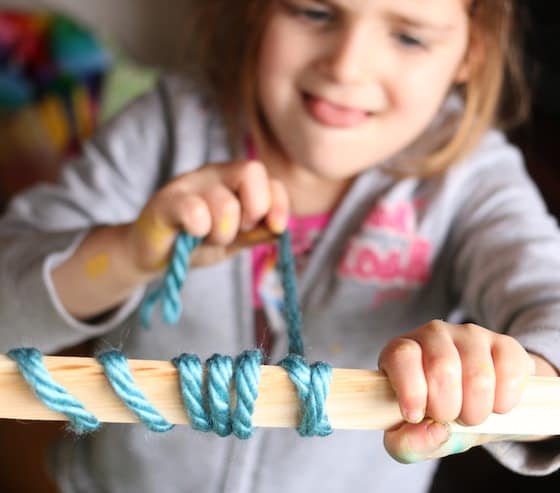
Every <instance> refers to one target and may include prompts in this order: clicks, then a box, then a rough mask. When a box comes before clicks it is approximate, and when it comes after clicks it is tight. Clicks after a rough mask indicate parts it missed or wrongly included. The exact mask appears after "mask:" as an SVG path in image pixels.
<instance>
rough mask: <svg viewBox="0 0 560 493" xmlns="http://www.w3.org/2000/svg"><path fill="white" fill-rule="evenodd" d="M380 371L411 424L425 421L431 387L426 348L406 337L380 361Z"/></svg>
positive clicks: (389, 349)
mask: <svg viewBox="0 0 560 493" xmlns="http://www.w3.org/2000/svg"><path fill="white" fill-rule="evenodd" d="M379 368H380V369H382V370H383V371H384V372H385V373H386V374H387V377H388V378H389V381H390V382H391V386H392V387H393V390H394V391H395V393H396V395H397V399H398V401H399V406H400V409H401V414H402V416H403V418H404V419H405V420H406V421H408V422H410V423H419V422H420V421H422V419H424V415H425V412H426V400H427V397H428V385H427V383H426V378H425V376H424V369H423V366H422V348H421V347H420V345H419V344H418V343H417V342H416V341H414V340H412V339H407V338H405V337H400V338H397V339H394V340H392V341H391V342H390V343H389V344H388V345H387V346H386V347H385V349H383V351H382V353H381V355H380V357H379Z"/></svg>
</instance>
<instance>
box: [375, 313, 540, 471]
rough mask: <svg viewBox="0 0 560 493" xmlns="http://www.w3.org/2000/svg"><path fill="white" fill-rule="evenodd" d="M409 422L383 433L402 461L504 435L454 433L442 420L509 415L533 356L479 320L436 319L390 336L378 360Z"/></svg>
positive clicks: (474, 422)
mask: <svg viewBox="0 0 560 493" xmlns="http://www.w3.org/2000/svg"><path fill="white" fill-rule="evenodd" d="M379 368H380V369H381V370H382V371H384V372H385V373H386V374H387V376H388V378H389V380H390V382H391V385H392V387H393V389H394V390H395V393H396V395H397V398H398V401H399V406H400V409H401V413H402V416H403V418H404V419H405V422H404V423H402V424H401V425H399V426H397V427H396V428H393V429H392V430H388V431H386V432H385V448H386V449H387V451H388V452H389V454H391V456H392V457H394V458H395V459H396V460H398V461H399V462H405V463H410V462H418V461H420V460H424V459H429V458H435V457H443V456H445V455H449V454H452V453H458V452H463V451H465V450H467V449H469V448H470V447H472V446H474V445H480V444H481V443H484V442H487V441H491V440H499V439H501V440H503V439H506V438H507V437H504V436H501V435H500V436H493V435H480V434H468V433H457V434H453V436H451V435H450V433H449V430H448V427H447V426H446V425H445V423H447V422H450V421H455V420H458V421H459V422H460V423H462V424H464V425H467V426H473V425H477V424H480V423H482V422H483V421H484V420H485V419H486V418H487V417H488V416H489V415H490V413H492V412H494V413H507V412H508V411H510V410H511V409H512V408H513V407H514V406H515V405H516V404H517V403H518V402H519V400H520V398H521V394H522V392H523V389H524V387H525V384H526V382H527V380H528V377H529V376H531V375H534V374H535V362H534V361H533V359H532V357H531V356H530V355H529V354H528V353H527V352H526V351H525V349H523V347H522V346H521V345H520V344H519V343H518V342H517V341H516V340H515V339H513V338H512V337H509V336H506V335H503V334H498V333H496V332H492V331H490V330H487V329H484V328H483V327H479V326H478V325H474V324H463V325H454V324H449V323H445V322H442V321H437V320H435V321H432V322H430V323H428V324H426V325H424V326H422V327H420V328H418V329H416V330H413V331H412V332H409V333H408V334H405V335H404V336H401V337H397V338H395V339H393V340H392V341H390V342H389V344H388V345H387V346H386V347H385V349H384V350H383V351H382V353H381V355H380V358H379Z"/></svg>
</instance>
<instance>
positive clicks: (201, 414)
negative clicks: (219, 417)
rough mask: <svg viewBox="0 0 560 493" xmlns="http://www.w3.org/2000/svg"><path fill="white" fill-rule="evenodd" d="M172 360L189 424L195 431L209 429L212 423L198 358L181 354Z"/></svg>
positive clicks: (193, 355) (194, 355) (206, 430)
mask: <svg viewBox="0 0 560 493" xmlns="http://www.w3.org/2000/svg"><path fill="white" fill-rule="evenodd" d="M172 362H173V364H174V365H175V367H176V368H177V370H178V371H179V383H180V385H181V397H182V398H183V405H184V406H185V410H186V411H187V414H188V416H189V419H190V422H191V426H192V427H193V428H194V429H195V430H197V431H204V432H208V431H211V430H212V423H211V420H210V415H209V414H208V411H207V409H206V405H205V403H204V391H203V388H202V385H203V373H204V372H203V369H202V364H201V363H200V358H199V357H198V356H197V355H196V354H181V355H180V356H178V357H177V358H173V360H172Z"/></svg>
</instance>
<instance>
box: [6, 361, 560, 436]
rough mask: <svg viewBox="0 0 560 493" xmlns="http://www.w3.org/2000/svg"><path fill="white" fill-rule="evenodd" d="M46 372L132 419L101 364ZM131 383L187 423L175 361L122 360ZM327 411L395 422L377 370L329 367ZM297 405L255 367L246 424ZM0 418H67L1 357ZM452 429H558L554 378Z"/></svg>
mask: <svg viewBox="0 0 560 493" xmlns="http://www.w3.org/2000/svg"><path fill="white" fill-rule="evenodd" d="M43 361H44V363H45V366H46V367H47V369H48V370H49V372H50V373H51V375H52V377H53V378H54V379H55V381H57V382H58V383H59V384H60V385H62V386H63V387H64V388H65V389H66V390H68V391H69V392H70V393H71V394H72V395H73V396H74V397H76V398H77V399H78V400H79V401H80V402H81V403H82V404H83V405H84V406H85V408H86V409H87V410H88V411H90V412H91V413H93V414H94V415H95V416H96V417H97V418H98V419H99V421H101V422H107V423H109V422H111V423H133V422H137V421H138V419H137V418H136V416H135V415H134V414H133V413H132V412H131V411H129V410H128V409H127V408H126V406H125V405H124V404H123V403H122V402H121V401H120V399H119V398H118V397H117V396H116V395H115V393H114V391H113V390H112V388H111V386H110V385H109V383H108V382H107V380H106V378H105V376H104V374H103V370H102V367H101V365H100V364H99V363H98V362H97V361H96V360H95V359H93V358H76V357H60V356H50V357H44V359H43ZM129 365H130V368H131V371H132V373H133V376H134V379H135V381H136V384H137V385H138V386H139V387H140V388H141V389H142V391H143V392H144V394H145V395H146V397H147V398H148V400H149V401H150V402H151V403H152V404H153V405H154V406H155V407H156V408H157V409H158V411H159V412H160V413H161V414H162V415H163V416H164V417H165V418H166V419H167V420H168V421H169V422H171V423H176V424H186V423H188V416H187V415H186V413H185V410H184V407H183V403H182V401H181V397H180V392H179V379H178V373H177V370H176V369H175V367H174V366H173V365H172V364H171V363H169V362H165V361H149V360H129ZM326 405H327V413H328V416H329V420H330V422H331V425H332V426H333V428H335V429H361V430H380V429H386V428H388V427H391V426H393V425H395V424H397V423H399V422H401V421H402V418H401V415H400V412H399V407H398V403H397V401H396V398H395V394H394V392H393V390H392V389H391V387H390V385H389V382H388V380H387V378H386V377H385V376H384V375H383V374H381V373H379V372H376V371H370V370H351V369H333V380H332V384H331V388H330V392H329V397H328V399H327V403H326ZM299 410H300V405H299V402H298V399H297V396H296V392H295V389H294V386H293V384H292V383H291V381H290V380H289V378H288V376H287V373H286V372H285V371H284V370H283V369H282V368H280V367H277V366H262V376H261V383H260V385H259V397H258V399H257V402H256V404H255V412H254V415H253V424H254V425H255V426H263V427H290V428H295V427H296V426H297V423H298V419H299ZM0 418H6V419H18V420H46V421H59V420H65V419H66V417H65V416H63V415H61V414H59V413H56V412H54V411H51V410H49V409H48V408H47V407H46V406H45V405H44V404H43V403H42V402H40V401H39V400H38V399H37V398H36V397H35V396H34V394H33V392H32V391H31V389H30V387H29V386H28V384H27V383H26V382H25V380H24V379H23V377H22V376H21V375H20V373H19V371H18V369H17V366H16V364H15V362H13V361H12V360H11V359H9V358H7V357H6V356H3V355H0ZM451 426H452V428H453V429H454V430H456V431H473V432H479V433H496V434H512V435H514V434H515V435H519V434H529V435H555V434H560V378H556V377H531V378H530V379H529V382H528V384H527V387H526V389H525V392H524V394H523V398H522V400H521V402H520V403H519V405H518V406H516V407H515V408H514V409H513V410H512V411H511V412H509V413H507V414H504V415H496V414H493V415H491V416H490V417H489V418H488V419H487V420H486V421H485V422H484V423H482V424H481V425H478V426H474V427H468V428H467V427H463V426H461V425H459V424H456V423H452V424H451Z"/></svg>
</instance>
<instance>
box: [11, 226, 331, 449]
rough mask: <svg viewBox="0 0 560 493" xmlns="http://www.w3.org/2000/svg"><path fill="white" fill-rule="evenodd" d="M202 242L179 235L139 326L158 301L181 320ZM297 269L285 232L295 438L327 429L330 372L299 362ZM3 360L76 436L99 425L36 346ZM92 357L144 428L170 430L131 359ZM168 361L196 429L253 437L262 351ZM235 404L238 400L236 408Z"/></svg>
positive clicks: (282, 246) (167, 317)
mask: <svg viewBox="0 0 560 493" xmlns="http://www.w3.org/2000/svg"><path fill="white" fill-rule="evenodd" d="M201 241H202V240H201V239H200V238H195V237H192V236H190V235H188V234H186V233H184V232H183V233H180V234H179V235H178V237H177V240H176V244H175V248H174V253H173V258H172V259H171V262H170V265H169V267H168V269H167V271H166V274H165V277H164V279H163V282H162V285H161V286H160V287H159V288H158V289H156V290H155V291H153V292H152V293H150V294H149V295H148V296H147V298H146V299H145V301H144V303H143V305H142V306H141V308H140V318H141V323H142V325H143V326H144V327H146V328H148V327H149V325H150V319H151V318H152V315H153V312H154V310H155V307H156V305H157V304H158V303H160V304H161V313H162V318H163V320H164V322H165V323H168V324H175V323H177V322H178V321H179V319H180V317H181V313H182V304H181V296H180V292H181V288H182V286H183V284H184V282H185V277H186V275H187V271H188V265H189V260H190V256H191V253H192V251H193V250H194V249H195V248H196V247H197V246H198V245H199V244H200V243H201ZM294 265H295V262H294V257H293V252H292V248H291V239H290V234H289V232H287V231H286V232H285V233H283V234H282V235H280V237H279V239H278V269H279V271H280V276H281V279H282V287H283V291H284V306H283V310H284V317H285V320H286V325H287V330H288V337H289V354H288V356H286V357H285V358H284V359H283V360H282V361H281V362H280V363H279V365H280V366H281V367H282V368H284V369H285V370H286V372H287V373H288V376H289V378H290V380H291V381H292V383H293V384H294V386H295V388H296V391H297V395H298V398H299V400H300V403H301V407H302V409H301V420H300V424H299V426H298V428H297V431H298V433H299V434H300V435H301V436H303V437H310V436H326V435H329V434H330V433H331V432H332V429H331V426H330V424H329V420H328V417H327V414H326V408H325V401H326V399H327V396H328V391H329V387H330V382H331V373H332V369H331V366H330V365H328V364H327V363H323V362H317V363H314V364H312V365H309V364H308V363H307V362H306V361H305V359H304V358H303V341H302V337H301V327H302V315H301V311H300V308H299V305H298V295H297V286H296V271H295V267H294ZM8 355H9V356H10V357H11V358H12V359H13V360H15V361H16V363H17V365H18V368H19V370H20V372H21V373H22V375H23V376H24V378H25V379H26V381H27V382H28V383H29V385H30V386H31V387H32V389H33V391H34V392H35V394H36V395H37V397H38V398H39V399H40V400H42V401H43V402H44V403H45V405H46V406H47V407H49V408H50V409H53V410H55V411H58V412H61V413H63V414H65V415H66V416H67V417H68V419H69V420H70V422H71V425H72V427H73V429H74V431H75V432H77V433H86V432H91V431H94V430H95V429H97V428H98V427H99V422H98V420H97V418H96V417H95V416H93V415H92V414H91V413H89V412H88V411H87V410H86V409H85V408H84V407H83V406H82V404H80V403H79V402H78V401H77V400H76V399H75V398H74V397H72V396H71V395H70V394H69V393H68V392H67V391H66V390H65V389H64V388H63V387H62V386H60V385H59V384H58V383H56V382H55V381H54V379H53V378H52V377H51V376H50V374H49V372H48V370H47V369H46V367H45V366H44V364H43V363H42V356H41V353H40V352H39V351H38V350H37V349H33V348H20V349H14V350H12V351H10V352H9V353H8ZM97 360H98V361H99V363H100V364H101V365H102V366H103V371H104V374H105V376H106V378H107V380H108V381H109V383H110V385H111V387H112V388H113V390H114V391H115V393H116V394H117V396H118V397H119V398H120V399H121V400H122V402H123V403H124V404H125V405H126V406H127V407H128V408H129V409H130V410H131V411H132V412H133V413H134V414H135V415H136V416H137V417H138V419H139V420H140V421H141V422H143V423H144V424H145V425H146V427H147V428H148V429H150V430H152V431H155V432H165V431H169V430H170V429H172V428H173V425H172V424H171V423H169V422H168V421H167V420H166V419H165V417H164V416H162V415H161V414H160V413H159V412H158V411H157V409H155V407H154V406H153V405H152V404H151V403H150V402H149V401H148V399H147V398H146V397H145V395H144V394H143V392H142V391H141V390H140V388H139V387H138V386H137V385H136V383H135V381H134V377H133V375H132V373H131V371H130V368H129V365H128V361H127V359H126V357H125V356H124V355H123V354H122V353H121V352H120V351H117V350H114V349H112V350H109V351H105V352H103V353H100V354H98V355H97ZM172 363H173V364H174V365H175V368H176V369H177V371H178V373H179V386H180V392H181V397H182V401H183V404H184V407H185V411H186V413H187V415H188V416H189V419H190V422H191V426H192V427H193V428H194V429H195V430H198V431H204V432H209V431H213V432H215V433H216V434H217V435H219V436H221V437H225V436H228V435H231V434H232V433H233V434H234V435H235V436H236V437H238V438H241V439H247V438H250V437H251V436H252V434H253V432H254V429H253V425H252V415H253V411H254V407H255V401H256V400H257V397H258V386H259V382H260V378H261V363H262V353H261V352H260V351H259V350H249V351H245V352H243V353H242V354H241V355H239V356H238V357H237V358H236V359H235V360H234V359H232V358H231V357H230V356H222V355H219V354H215V355H214V356H212V357H211V358H209V359H208V360H206V362H205V368H206V370H205V369H204V368H203V365H202V363H201V361H200V359H199V358H198V356H196V355H193V354H181V355H180V356H178V357H176V358H174V359H173V360H172ZM232 401H233V402H234V403H235V409H234V410H233V411H232Z"/></svg>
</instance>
